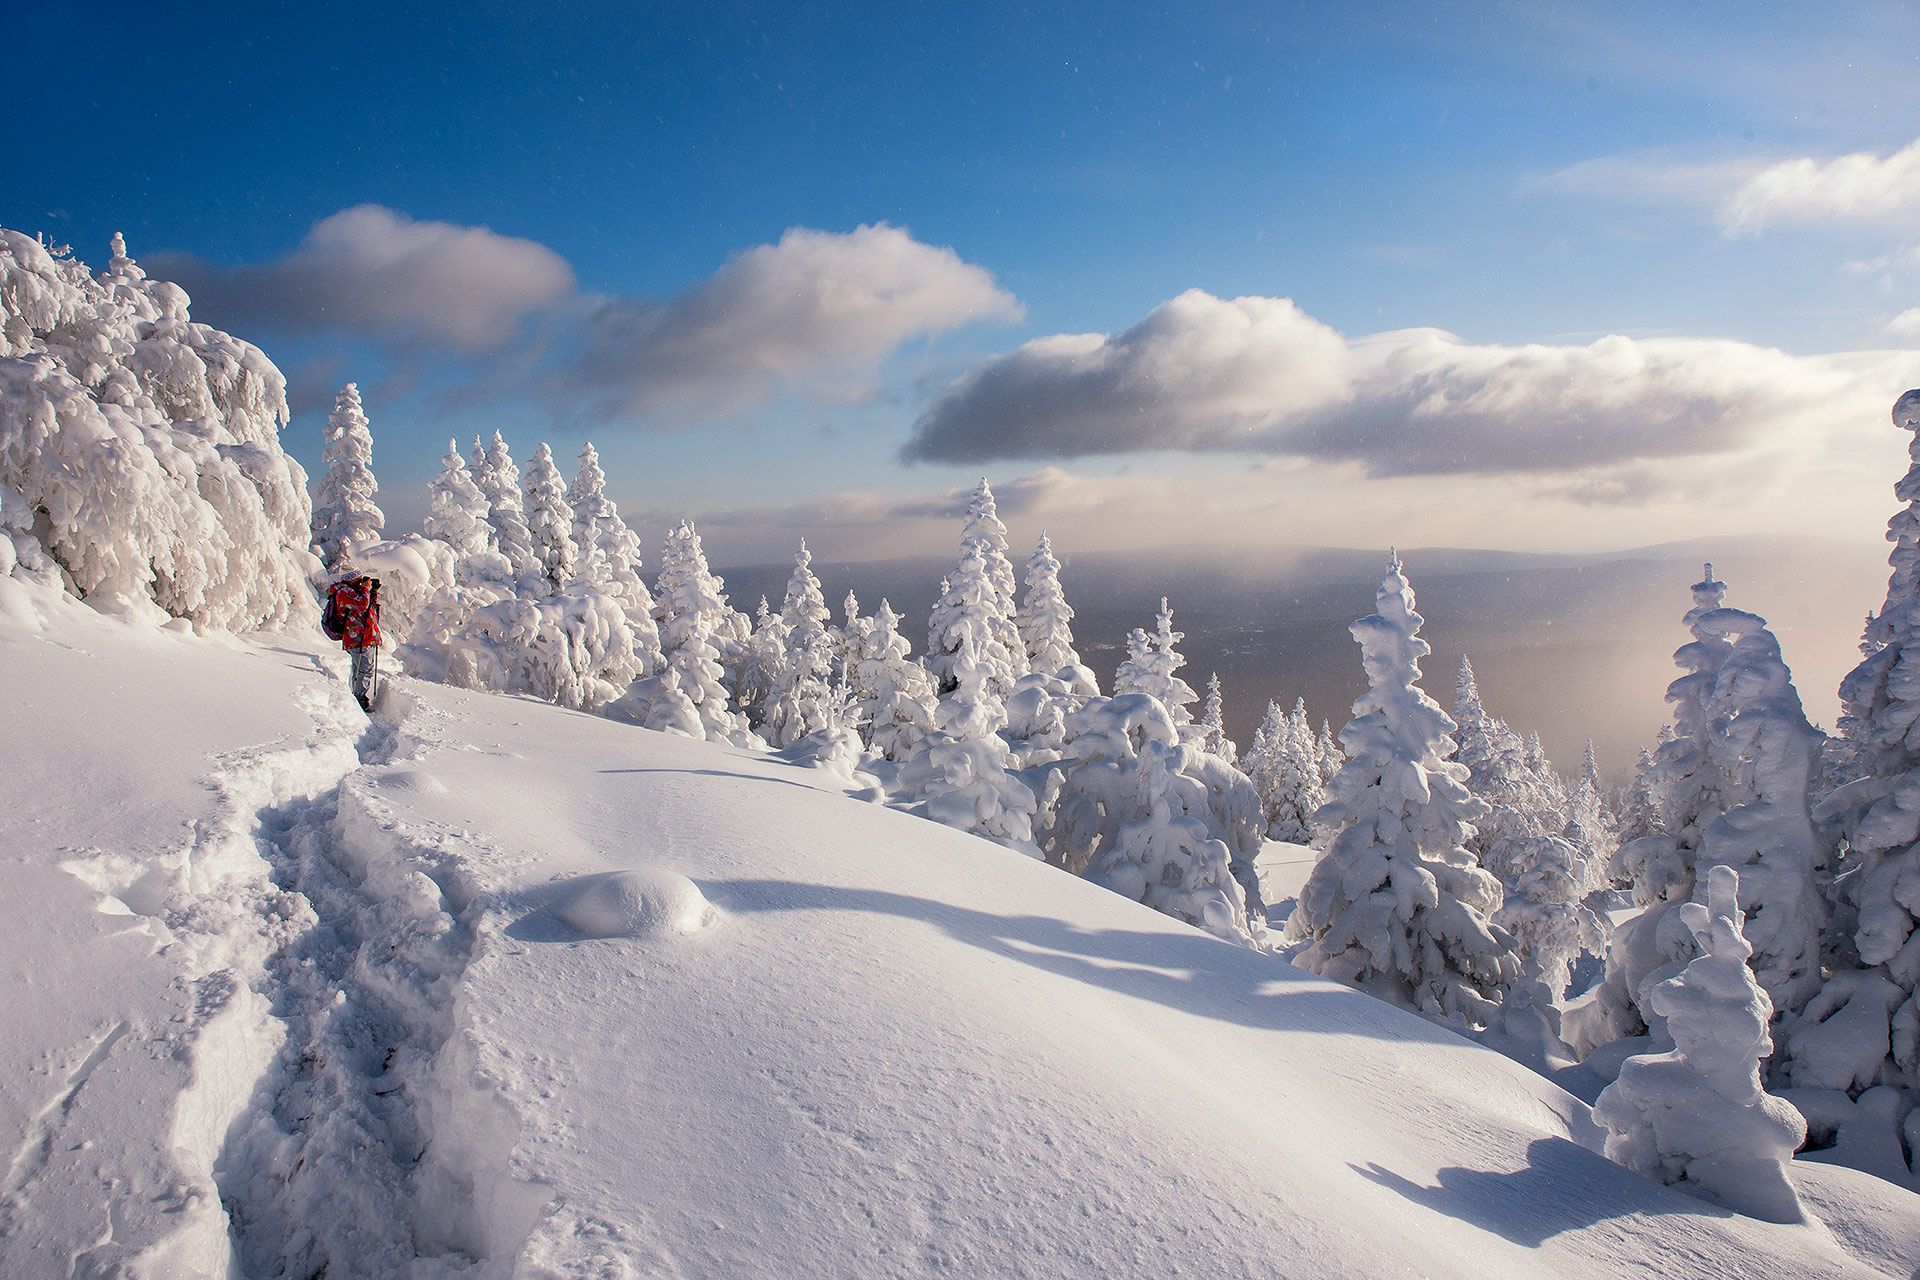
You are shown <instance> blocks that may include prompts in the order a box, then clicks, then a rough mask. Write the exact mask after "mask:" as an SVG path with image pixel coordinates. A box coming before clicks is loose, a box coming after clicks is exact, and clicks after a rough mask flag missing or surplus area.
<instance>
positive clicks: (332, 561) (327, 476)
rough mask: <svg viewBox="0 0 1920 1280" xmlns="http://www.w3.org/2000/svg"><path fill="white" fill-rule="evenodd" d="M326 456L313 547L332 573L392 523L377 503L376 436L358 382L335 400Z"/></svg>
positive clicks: (317, 498) (329, 417) (316, 501)
mask: <svg viewBox="0 0 1920 1280" xmlns="http://www.w3.org/2000/svg"><path fill="white" fill-rule="evenodd" d="M320 457H321V461H322V462H324V463H325V464H326V468H327V469H326V471H325V472H323V473H322V474H321V476H320V487H319V491H318V493H317V495H316V496H315V498H314V503H313V545H314V549H315V550H316V551H318V552H319V553H320V560H321V563H323V564H324V565H326V567H327V569H328V570H329V571H330V572H331V571H335V570H338V569H339V568H341V566H342V564H343V562H344V561H345V560H347V559H349V558H350V557H351V556H352V554H353V549H354V548H355V547H359V546H364V545H365V544H367V543H369V542H374V541H377V540H378V539H379V537H380V531H381V530H382V529H384V528H386V525H387V517H386V514H385V513H384V512H382V511H381V510H380V508H379V507H378V506H377V505H375V503H374V501H373V495H374V494H376V493H378V492H379V491H380V486H379V484H378V483H376V482H375V480H374V478H373V433H372V432H370V431H369V430H368V429H367V414H366V410H365V408H364V407H363V406H362V405H361V403H360V388H359V387H358V386H356V385H355V384H354V383H351V382H349V383H348V384H347V385H346V386H344V387H342V388H341V389H340V394H339V395H338V396H335V397H334V401H333V412H332V413H330V414H328V415H327V426H326V444H325V447H324V448H323V449H322V451H321V455H320Z"/></svg>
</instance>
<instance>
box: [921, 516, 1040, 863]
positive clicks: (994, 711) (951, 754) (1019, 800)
mask: <svg viewBox="0 0 1920 1280" xmlns="http://www.w3.org/2000/svg"><path fill="white" fill-rule="evenodd" d="M967 559H973V560H976V561H977V560H978V559H979V553H978V551H977V550H976V549H973V548H969V549H968V552H967V553H966V556H965V557H964V558H963V560H962V564H963V565H964V564H965V563H966V560H967ZM958 634H959V638H960V648H959V649H958V650H957V651H955V652H954V653H952V654H950V655H949V659H950V660H949V662H948V664H947V670H948V672H949V673H950V675H951V677H952V679H953V681H954V686H953V688H952V689H950V690H948V691H947V692H946V693H944V694H942V695H941V697H940V702H939V705H938V706H937V707H936V708H935V710H934V727H933V731H932V732H931V733H929V734H927V735H926V737H924V738H923V739H921V741H920V742H919V744H918V745H917V746H916V747H915V748H914V751H913V755H912V756H911V757H910V758H909V759H908V761H907V762H906V764H905V765H904V766H902V768H901V770H900V795H901V797H902V798H903V799H904V800H906V801H907V802H908V803H909V804H911V806H912V807H913V809H914V812H916V813H919V814H921V815H922V816H924V817H927V818H931V819H933V820H934V821H935V822H940V823H944V824H945V825H947V826H949V827H957V828H958V829H960V830H962V831H971V832H973V833H975V834H976V835H983V836H986V837H988V838H989V839H992V840H997V841H999V842H1000V843H1002V844H1005V845H1008V846H1010V847H1012V848H1016V849H1029V850H1030V849H1031V848H1032V843H1033V818H1034V809H1035V798H1034V794H1033V790H1032V788H1030V787H1029V786H1028V785H1027V784H1026V783H1025V782H1024V781H1022V780H1021V778H1020V777H1019V775H1017V774H1016V773H1014V772H1013V769H1012V764H1013V762H1012V758H1011V756H1010V755H1009V754H1008V751H1007V744H1006V742H1005V740H1004V739H1002V738H1001V737H1000V733H999V731H1000V729H1001V727H1002V726H1003V725H1004V724H1005V722H1006V707H1005V705H1004V704H1003V703H1002V702H1001V701H1000V699H999V698H998V697H996V696H995V694H994V692H993V689H992V671H993V670H994V669H995V668H994V666H993V664H990V663H988V662H983V661H981V660H980V657H979V653H978V650H977V649H976V647H975V639H974V635H973V633H972V632H971V631H968V630H961V631H960V632H959V633H958Z"/></svg>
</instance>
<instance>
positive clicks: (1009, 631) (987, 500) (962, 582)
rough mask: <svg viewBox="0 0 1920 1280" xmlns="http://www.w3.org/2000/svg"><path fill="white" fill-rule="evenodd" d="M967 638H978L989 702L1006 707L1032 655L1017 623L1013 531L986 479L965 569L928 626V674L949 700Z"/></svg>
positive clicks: (974, 507)
mask: <svg viewBox="0 0 1920 1280" xmlns="http://www.w3.org/2000/svg"><path fill="white" fill-rule="evenodd" d="M963 635H967V636H971V637H972V643H973V646H974V652H975V657H974V661H975V663H976V664H977V665H978V667H979V669H980V671H981V673H982V674H983V675H984V676H985V678H986V681H987V693H988V695H989V697H990V698H991V699H992V700H993V701H995V702H1001V701H1004V700H1005V698H1006V696H1007V695H1008V694H1009V693H1011V692H1012V691H1013V682H1014V681H1015V680H1017V679H1019V678H1020V677H1021V676H1023V675H1025V674H1026V672H1027V654H1026V648H1025V646H1024V645H1023V644H1022V643H1021V640H1020V630H1019V627H1018V626H1017V625H1016V624H1015V622H1014V594H1013V565H1012V563H1011V562H1010V561H1009V560H1008V559H1007V527H1006V526H1005V525H1003V524H1001V523H1000V517H999V515H998V514H997V512H996V510H995V506H994V501H993V490H992V489H991V488H989V487H988V486H987V482H986V481H985V480H984V479H983V480H981V481H980V484H979V486H978V487H977V488H976V489H975V490H974V491H973V494H972V496H971V497H970V498H969V499H968V501H967V513H966V521H965V524H964V526H963V527H962V529H961V534H960V560H959V564H958V566H957V567H956V568H955V569H954V571H953V573H951V574H950V575H948V577H947V580H946V582H945V583H944V584H943V585H942V587H941V591H940V598H939V599H938V600H937V601H936V602H935V603H934V606H933V614H932V616H931V618H930V619H929V621H928V625H927V659H926V661H927V670H928V672H929V673H930V674H931V675H932V676H933V678H934V683H935V685H936V687H937V688H938V689H939V690H940V692H941V693H942V694H943V695H944V694H946V693H947V692H948V691H950V690H951V689H952V688H953V687H954V686H955V685H956V684H957V683H958V676H957V675H956V673H955V670H954V664H955V661H956V658H955V655H957V654H958V653H959V652H960V645H961V643H962V636H963Z"/></svg>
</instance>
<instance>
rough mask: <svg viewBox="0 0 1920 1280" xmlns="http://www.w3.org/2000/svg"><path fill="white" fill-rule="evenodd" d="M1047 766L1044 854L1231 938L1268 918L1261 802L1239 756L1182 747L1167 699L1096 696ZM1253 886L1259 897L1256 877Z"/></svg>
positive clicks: (1072, 720) (1073, 718)
mask: <svg viewBox="0 0 1920 1280" xmlns="http://www.w3.org/2000/svg"><path fill="white" fill-rule="evenodd" d="M1068 720H1069V725H1068V729H1067V746H1066V748H1065V754H1064V756H1063V758H1062V759H1061V760H1060V761H1059V762H1058V763H1057V764H1055V765H1054V766H1053V767H1051V768H1050V769H1049V770H1048V771H1047V775H1046V783H1045V786H1044V795H1043V801H1042V822H1041V827H1040V831H1039V840H1040V845H1041V850H1042V852H1043V854H1044V855H1045V856H1046V858H1047V861H1049V862H1050V863H1052V864H1053V865H1055V866H1058V867H1062V868H1064V869H1066V870H1068V871H1071V872H1073V873H1074V874H1076V875H1085V876H1088V877H1089V878H1091V879H1094V880H1097V881H1099V882H1100V883H1102V884H1105V885H1106V886H1107V887H1109V888H1111V889H1114V890H1115V891H1116V892H1119V893H1123V894H1125V895H1126V896H1128V897H1131V898H1133V899H1134V900H1135V901H1139V902H1145V903H1147V904H1148V905H1150V906H1153V907H1155V908H1156V909H1158V910H1161V911H1164V912H1166V913H1167V914H1169V915H1173V916H1175V917H1177V918H1179V919H1182V920H1185V921H1187V922H1188V923H1190V924H1194V925H1197V926H1199V927H1200V928H1204V929H1207V930H1208V931H1209V932H1212V933H1214V934H1216V935H1217V936H1220V937H1223V938H1226V939H1228V940H1230V941H1234V942H1240V943H1243V944H1244V943H1247V942H1249V941H1251V940H1252V939H1253V938H1254V937H1255V936H1256V930H1257V929H1258V928H1260V927H1261V926H1259V924H1258V923H1257V921H1255V920H1254V919H1253V917H1255V916H1259V915H1263V914H1264V907H1263V906H1261V905H1260V904H1259V897H1258V895H1259V888H1258V880H1257V878H1256V877H1255V876H1254V875H1253V872H1252V867H1253V858H1254V856H1255V855H1256V854H1257V853H1258V852H1259V845H1260V830H1259V828H1260V804H1259V797H1258V796H1257V795H1256V794H1255V793H1254V791H1253V787H1252V784H1251V783H1249V782H1248V781H1247V780H1246V778H1245V776H1244V775H1242V774H1241V773H1240V772H1239V771H1238V770H1236V769H1234V768H1233V767H1232V766H1230V765H1228V764H1226V762H1225V761H1222V760H1220V759H1219V758H1218V757H1217V756H1210V755H1207V754H1206V753H1204V752H1201V751H1199V750H1198V749H1196V748H1193V747H1189V746H1183V745H1182V744H1181V743H1180V740H1179V734H1178V732H1177V731H1176V730H1175V729H1174V726H1173V720H1172V718H1171V717H1170V716H1169V715H1168V714H1167V710H1166V707H1165V705H1164V704H1163V703H1161V702H1160V700H1159V699H1157V698H1154V697H1151V696H1149V695H1146V694H1140V693H1131V694H1116V695H1114V696H1113V697H1111V698H1091V699H1089V700H1087V702H1086V703H1084V704H1083V705H1082V706H1080V707H1079V708H1077V709H1076V710H1074V711H1073V712H1072V713H1071V715H1069V717H1068ZM1249 884H1251V886H1252V889H1251V893H1252V897H1251V899H1250V898H1249V896H1248V895H1249V889H1248V886H1249Z"/></svg>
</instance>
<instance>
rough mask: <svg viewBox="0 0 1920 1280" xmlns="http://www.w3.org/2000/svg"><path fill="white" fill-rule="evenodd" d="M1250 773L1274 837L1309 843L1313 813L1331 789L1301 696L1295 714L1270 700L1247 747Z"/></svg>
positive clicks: (1275, 838)
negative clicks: (1324, 779) (1318, 759)
mask: <svg viewBox="0 0 1920 1280" xmlns="http://www.w3.org/2000/svg"><path fill="white" fill-rule="evenodd" d="M1245 767H1246V770H1247V777H1248V778H1249V779H1250V780H1251V781H1252V782H1253V787H1254V790H1255V791H1256V792H1257V793H1258V794H1259V796H1260V803H1261V809H1262V813H1263V815H1264V817H1265V820H1266V824H1267V831H1266V834H1267V836H1268V837H1269V838H1270V839H1274V840H1287V841H1291V842H1293V843H1295V844H1308V843H1310V842H1311V841H1312V838H1313V815H1314V814H1315V813H1316V812H1317V811H1318V810H1319V808H1320V806H1321V805H1322V804H1324V803H1326V788H1325V785H1324V784H1323V783H1322V782H1321V781H1320V769H1319V765H1318V763H1317V762H1316V761H1315V759H1314V744H1313V731H1312V730H1311V729H1309V728H1308V727H1307V704H1306V701H1305V700H1304V699H1296V700H1295V702H1294V704H1293V711H1292V713H1291V714H1289V713H1287V712H1283V711H1281V710H1280V704H1279V703H1277V702H1269V703H1268V704H1267V714H1266V716H1265V718H1264V719H1262V720H1261V722H1260V727H1259V729H1258V730H1257V731H1256V732H1255V734H1254V745H1253V746H1252V747H1251V748H1249V749H1248V752H1247V756H1246V760H1245Z"/></svg>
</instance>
